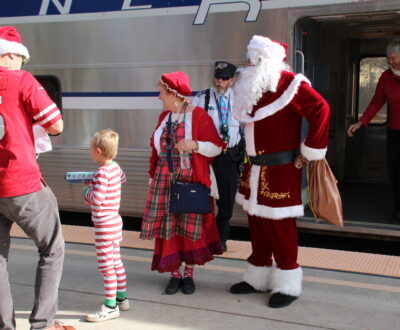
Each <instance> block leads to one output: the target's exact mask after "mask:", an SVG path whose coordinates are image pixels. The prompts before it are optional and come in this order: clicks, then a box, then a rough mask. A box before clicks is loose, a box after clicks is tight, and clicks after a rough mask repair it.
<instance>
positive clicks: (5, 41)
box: [0, 26, 29, 60]
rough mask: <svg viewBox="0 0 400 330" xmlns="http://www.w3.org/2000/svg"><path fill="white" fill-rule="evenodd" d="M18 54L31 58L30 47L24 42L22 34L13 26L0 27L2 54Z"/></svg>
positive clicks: (0, 48)
mask: <svg viewBox="0 0 400 330" xmlns="http://www.w3.org/2000/svg"><path fill="white" fill-rule="evenodd" d="M10 53H12V54H17V55H21V56H23V57H25V59H27V60H28V59H29V52H28V49H27V48H26V47H25V46H24V45H23V44H22V39H21V36H20V35H19V33H18V31H17V29H16V28H15V27H13V26H2V27H0V56H2V55H4V54H10Z"/></svg>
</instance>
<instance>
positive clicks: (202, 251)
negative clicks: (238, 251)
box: [151, 222, 223, 273]
mask: <svg viewBox="0 0 400 330" xmlns="http://www.w3.org/2000/svg"><path fill="white" fill-rule="evenodd" d="M222 253H223V250H222V247H221V243H220V240H219V235H218V229H217V226H216V223H215V222H211V223H206V224H204V225H203V228H202V232H201V237H200V239H198V240H197V241H192V240H190V239H187V238H183V237H181V236H176V235H175V236H173V237H172V238H171V239H168V240H166V239H163V238H156V240H155V246H154V255H153V262H152V264H151V270H158V271H159V272H160V273H164V272H172V271H174V270H176V269H177V268H179V267H180V266H181V265H182V263H183V262H184V263H185V264H186V265H204V264H205V263H206V262H208V261H211V260H213V259H214V257H213V255H214V254H216V255H220V254H222Z"/></svg>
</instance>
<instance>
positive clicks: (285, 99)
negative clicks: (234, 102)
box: [233, 74, 311, 123]
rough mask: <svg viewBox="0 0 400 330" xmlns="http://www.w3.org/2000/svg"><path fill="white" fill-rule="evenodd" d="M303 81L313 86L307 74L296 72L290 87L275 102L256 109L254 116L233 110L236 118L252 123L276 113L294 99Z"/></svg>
mask: <svg viewBox="0 0 400 330" xmlns="http://www.w3.org/2000/svg"><path fill="white" fill-rule="evenodd" d="M302 82H306V83H307V84H309V85H310V86H311V83H310V81H309V80H308V79H307V78H306V77H305V76H303V75H302V74H296V75H295V76H294V78H293V80H292V82H291V83H290V85H289V87H288V88H287V89H286V90H285V91H284V92H283V94H282V95H281V96H280V97H279V98H277V99H276V100H275V101H274V102H272V103H270V104H267V105H266V106H264V107H262V108H259V109H258V110H257V111H256V113H255V115H254V117H251V116H249V115H248V114H247V113H239V112H235V110H233V111H234V116H235V118H236V119H237V120H239V121H241V122H245V123H251V122H255V121H259V120H261V119H264V118H266V117H269V116H272V115H274V114H275V113H277V112H278V111H279V110H282V109H283V108H284V107H286V106H287V105H288V104H289V103H290V102H291V101H292V99H293V97H294V96H295V95H296V94H297V91H298V89H299V87H300V84H301V83H302Z"/></svg>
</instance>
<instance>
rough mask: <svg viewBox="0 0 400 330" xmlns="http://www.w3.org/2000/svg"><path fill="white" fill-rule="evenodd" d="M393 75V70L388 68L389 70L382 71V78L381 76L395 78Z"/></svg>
mask: <svg viewBox="0 0 400 330" xmlns="http://www.w3.org/2000/svg"><path fill="white" fill-rule="evenodd" d="M393 76H394V73H393V71H392V70H390V69H387V70H385V71H383V72H382V74H381V77H380V78H381V79H390V78H393Z"/></svg>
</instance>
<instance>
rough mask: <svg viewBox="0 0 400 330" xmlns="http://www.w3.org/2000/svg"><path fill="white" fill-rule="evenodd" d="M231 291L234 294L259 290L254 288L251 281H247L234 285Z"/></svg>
mask: <svg viewBox="0 0 400 330" xmlns="http://www.w3.org/2000/svg"><path fill="white" fill-rule="evenodd" d="M230 291H231V293H234V294H246V293H254V292H257V290H256V289H254V287H253V286H251V285H250V284H249V283H247V282H245V281H243V282H239V283H236V284H234V285H232V286H231V289H230Z"/></svg>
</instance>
